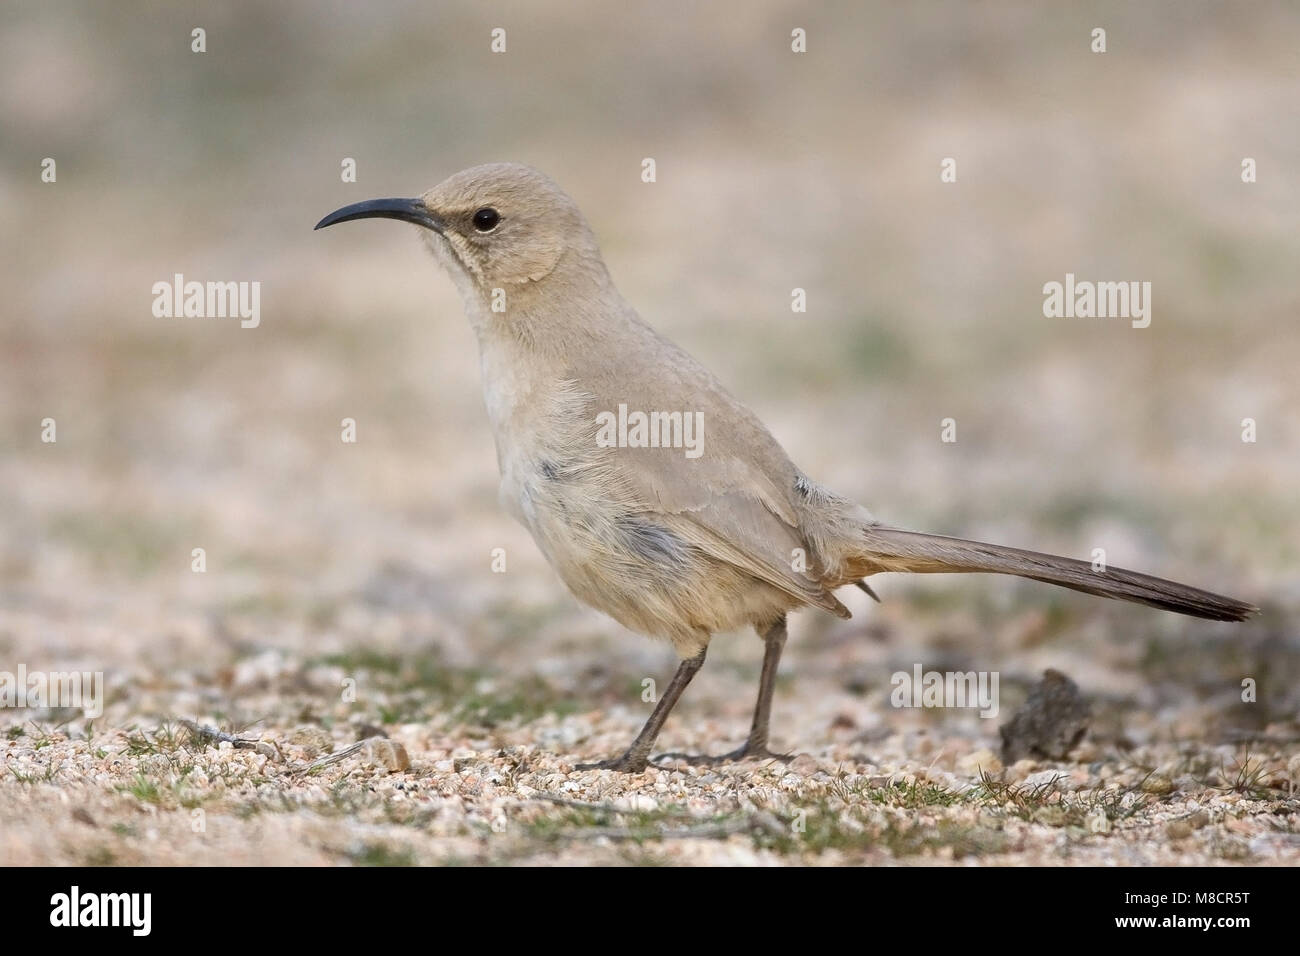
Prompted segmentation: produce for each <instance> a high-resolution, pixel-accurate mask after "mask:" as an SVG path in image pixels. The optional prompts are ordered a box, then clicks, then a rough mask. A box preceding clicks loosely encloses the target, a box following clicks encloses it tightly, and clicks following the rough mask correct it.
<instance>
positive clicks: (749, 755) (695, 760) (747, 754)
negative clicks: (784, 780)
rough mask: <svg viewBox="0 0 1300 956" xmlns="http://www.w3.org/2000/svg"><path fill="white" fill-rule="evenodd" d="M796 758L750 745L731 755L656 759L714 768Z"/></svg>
mask: <svg viewBox="0 0 1300 956" xmlns="http://www.w3.org/2000/svg"><path fill="white" fill-rule="evenodd" d="M794 758H795V755H794V754H778V753H773V752H772V751H771V750H768V749H767V745H766V744H750V743H746V744H745V745H744V746H741V747H737V748H736V749H735V750H733V751H731V752H730V753H725V754H720V755H718V756H713V755H711V754H683V753H668V754H660V755H659V756H658V757H656V758H655V761H654V762H655V763H656V764H657V763H659V761H662V760H678V761H681V762H682V763H688V764H704V765H706V766H714V765H717V764H723V763H738V762H740V761H742V760H780V761H782V762H783V763H789V762H790V761H791V760H793V759H794Z"/></svg>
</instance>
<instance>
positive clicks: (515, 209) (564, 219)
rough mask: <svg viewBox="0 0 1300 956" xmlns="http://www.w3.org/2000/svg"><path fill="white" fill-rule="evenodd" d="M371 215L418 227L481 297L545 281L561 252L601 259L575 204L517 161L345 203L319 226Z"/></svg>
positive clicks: (439, 254) (479, 167)
mask: <svg viewBox="0 0 1300 956" xmlns="http://www.w3.org/2000/svg"><path fill="white" fill-rule="evenodd" d="M376 217H378V218H385V219H400V220H403V221H405V222H411V223H415V224H416V225H417V226H421V227H423V228H424V229H425V230H427V232H426V233H425V236H426V239H427V241H428V243H429V247H430V248H431V249H432V250H433V252H434V254H435V255H436V256H437V257H438V259H439V261H440V262H442V264H443V265H444V266H445V267H446V268H447V269H448V270H449V271H451V272H452V273H453V277H454V278H457V279H460V278H461V277H462V276H463V277H464V278H465V279H468V280H469V282H470V284H471V285H472V287H473V288H474V289H475V291H477V292H478V294H479V295H482V296H484V297H487V296H490V294H491V292H492V290H493V289H495V288H505V289H507V290H508V289H509V288H510V287H512V286H514V287H518V286H521V285H528V284H534V283H540V282H542V281H543V280H545V279H546V278H547V277H548V276H550V275H551V274H552V273H553V272H554V271H555V270H556V267H557V266H558V265H559V264H560V261H561V259H563V258H564V257H565V254H566V252H567V253H568V254H569V255H570V256H572V257H574V258H575V259H578V260H587V259H590V258H591V257H593V256H594V258H595V261H596V262H597V263H598V262H599V258H600V256H599V251H598V250H597V248H596V244H595V240H594V239H593V238H592V235H591V230H590V228H589V227H588V225H587V222H586V220H585V219H584V218H583V216H582V213H581V212H580V211H579V209H578V207H577V205H575V204H574V202H573V200H572V199H570V198H569V197H568V195H566V194H565V192H564V190H562V189H560V187H559V186H557V185H556V184H555V183H554V182H553V181H552V180H551V179H550V178H549V177H547V176H545V175H544V174H542V173H540V172H538V171H537V170H535V169H533V168H531V167H529V166H521V165H519V164H517V163H493V164H491V165H487V166H474V167H472V168H470V169H466V170H463V171H461V172H459V173H456V174H455V175H454V176H452V177H451V178H449V179H446V180H444V181H443V182H441V183H439V184H438V185H437V186H434V187H433V188H432V189H430V190H429V191H428V192H426V193H425V194H424V195H422V196H420V197H418V198H415V199H371V200H368V201H366V202H359V203H354V204H353V205H351V206H344V207H343V208H342V209H338V210H335V211H334V212H332V213H330V214H329V215H328V216H326V217H325V218H324V219H322V220H321V221H320V222H319V223H317V224H316V228H317V229H320V228H322V227H324V226H332V225H334V224H335V223H339V222H347V221H349V220H352V219H367V218H376ZM458 273H459V274H458Z"/></svg>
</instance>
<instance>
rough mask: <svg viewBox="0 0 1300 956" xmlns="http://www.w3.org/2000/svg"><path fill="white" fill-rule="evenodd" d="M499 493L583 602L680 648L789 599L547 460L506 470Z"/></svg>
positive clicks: (684, 651) (685, 650)
mask: <svg viewBox="0 0 1300 956" xmlns="http://www.w3.org/2000/svg"><path fill="white" fill-rule="evenodd" d="M501 490H502V495H503V497H505V498H506V499H507V502H506V503H507V505H512V507H510V510H511V511H512V512H514V513H515V515H516V517H518V518H519V519H520V521H521V522H522V523H523V524H524V526H525V527H527V528H528V530H529V531H530V532H531V533H532V536H533V540H534V541H536V542H537V546H538V547H539V548H540V549H541V551H542V553H543V554H544V555H545V557H546V559H547V561H548V562H549V563H550V565H551V566H552V567H553V568H555V570H556V572H557V573H558V574H559V575H560V578H561V579H562V580H563V581H564V583H565V584H566V585H567V586H568V588H569V590H570V591H571V592H573V594H574V596H575V597H577V598H578V599H579V600H580V601H582V602H583V603H584V604H587V605H589V606H591V607H594V608H595V609H596V610H598V611H602V612H604V613H605V614H608V615H609V616H610V617H612V618H614V620H616V621H618V622H619V623H620V624H622V625H623V626H624V627H626V628H628V629H630V630H633V631H638V632H640V633H642V634H647V635H650V636H653V637H660V638H665V639H667V640H669V641H671V642H672V644H673V645H674V647H675V648H676V650H677V652H678V653H679V654H681V655H682V656H683V657H689V656H692V655H694V654H696V653H698V652H699V651H700V650H701V649H702V648H703V647H704V646H705V645H707V643H708V640H709V635H710V634H712V633H715V632H717V631H726V630H734V629H736V628H739V627H744V626H746V625H750V624H754V623H756V622H757V621H761V620H766V619H769V618H771V617H772V616H773V615H776V614H779V613H781V612H783V611H784V610H785V609H787V608H788V607H789V606H791V604H792V603H793V602H791V601H790V600H789V598H788V596H786V595H785V594H783V593H782V592H780V591H778V590H777V589H775V588H772V587H771V586H770V585H768V584H765V583H764V582H762V581H759V580H757V579H755V578H753V577H751V576H749V575H748V574H745V573H744V572H742V571H740V570H739V569H737V568H735V567H733V566H732V565H729V564H727V563H725V562H722V561H718V560H717V559H715V558H713V557H711V556H710V555H708V554H705V553H704V552H702V551H700V550H699V549H698V548H696V547H694V546H693V545H691V544H689V543H688V542H687V541H686V540H684V539H683V538H682V536H681V535H680V534H678V533H676V532H675V531H673V530H672V529H671V528H670V527H669V526H668V524H667V523H666V522H664V521H662V520H660V518H661V516H657V515H654V514H648V513H646V512H645V511H643V510H637V509H636V508H635V507H633V506H631V505H630V504H627V503H623V502H619V501H617V500H614V499H612V498H609V497H605V496H602V495H601V493H600V492H599V489H598V488H597V487H594V486H592V485H590V484H588V483H586V482H583V481H580V480H576V479H574V478H573V477H571V476H568V475H566V474H565V473H564V472H563V471H557V470H555V469H553V468H551V467H546V468H540V469H535V470H528V471H526V472H525V471H524V470H523V469H518V468H516V469H513V470H508V471H507V472H506V473H505V474H503V477H502V485H501Z"/></svg>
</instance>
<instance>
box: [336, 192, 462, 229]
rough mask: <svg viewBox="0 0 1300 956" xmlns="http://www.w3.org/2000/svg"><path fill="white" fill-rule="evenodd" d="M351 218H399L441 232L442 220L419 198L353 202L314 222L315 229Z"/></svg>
mask: <svg viewBox="0 0 1300 956" xmlns="http://www.w3.org/2000/svg"><path fill="white" fill-rule="evenodd" d="M351 219H400V220H402V222H413V223H415V224H416V225H417V226H423V227H424V228H425V229H432V230H433V231H434V232H442V227H443V222H442V220H441V219H439V218H438V216H437V215H436V214H435V213H434V212H433V210H431V209H429V207H428V206H426V205H425V204H424V202H423V201H422V200H419V199H367V200H366V201H365V202H354V203H353V204H352V205H351V206H344V207H343V208H342V209H335V210H334V211H333V212H332V213H330V214H329V215H328V216H326V217H325V218H324V219H322V220H321V221H320V222H318V223H316V228H317V229H324V228H325V227H326V226H332V225H334V224H335V223H336V222H347V221H349V220H351Z"/></svg>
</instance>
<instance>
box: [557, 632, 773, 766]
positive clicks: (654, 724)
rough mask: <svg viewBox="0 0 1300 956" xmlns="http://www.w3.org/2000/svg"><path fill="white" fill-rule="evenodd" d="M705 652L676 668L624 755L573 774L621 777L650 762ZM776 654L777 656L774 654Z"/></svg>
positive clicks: (700, 664) (593, 764) (701, 663)
mask: <svg viewBox="0 0 1300 956" xmlns="http://www.w3.org/2000/svg"><path fill="white" fill-rule="evenodd" d="M707 650H708V648H704V649H702V650H701V651H700V652H699V653H698V654H696V655H695V656H694V657H688V658H686V660H684V661H682V662H681V664H679V665H678V666H677V673H676V674H674V675H673V679H672V681H671V682H670V683H669V684H668V689H667V690H665V691H664V695H663V696H662V697H660V698H659V703H658V704H656V705H655V709H654V711H653V712H652V713H651V714H650V719H649V720H647V721H646V722H645V726H644V727H642V728H641V733H639V734H637V735H636V740H634V741H632V746H630V747H628V748H627V752H626V753H624V754H623V755H622V756H621V757H615V758H613V759H612V760H602V761H600V762H599V763H581V764H578V765H577V766H576V767H575V768H574V769H575V770H620V771H622V772H623V773H640V772H641V771H642V770H644V769H645V768H646V765H647V764H648V763H649V762H650V748H651V747H653V746H654V745H655V738H656V737H658V736H659V731H660V729H661V728H662V727H663V725H664V721H665V720H667V719H668V714H669V713H670V712H671V711H672V709H673V707H674V706H676V704H677V698H679V697H681V696H682V691H684V690H685V689H686V685H687V684H689V683H690V682H691V678H692V677H694V676H695V672H696V671H698V670H699V669H700V668H701V667H703V666H704V654H705V652H706V651H707ZM778 653H779V652H778Z"/></svg>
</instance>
